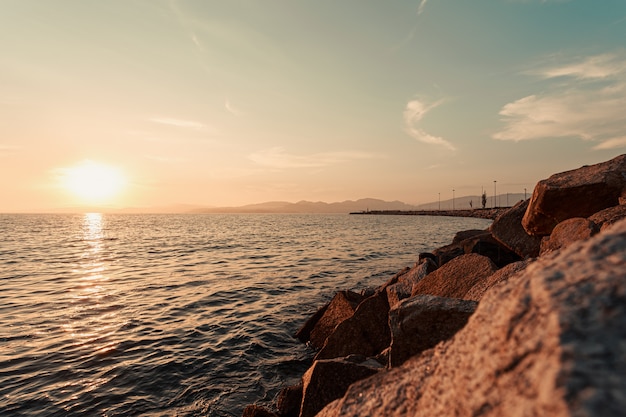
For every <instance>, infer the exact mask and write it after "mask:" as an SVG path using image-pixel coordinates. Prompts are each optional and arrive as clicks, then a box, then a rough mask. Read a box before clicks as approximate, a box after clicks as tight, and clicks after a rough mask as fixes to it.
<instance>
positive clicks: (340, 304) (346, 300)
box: [310, 291, 364, 349]
mask: <svg viewBox="0 0 626 417" xmlns="http://www.w3.org/2000/svg"><path fill="white" fill-rule="evenodd" d="M363 298H364V297H362V296H361V295H360V294H357V293H355V292H352V291H339V292H337V293H336V294H335V296H334V297H333V299H332V300H330V303H328V307H327V308H326V310H325V311H324V314H323V315H322V317H320V319H319V320H318V321H317V323H315V326H314V327H313V330H312V331H311V337H310V343H311V346H313V347H314V348H316V349H321V347H322V346H324V343H325V342H326V338H327V337H328V336H329V335H330V334H331V333H332V332H333V330H335V327H336V326H337V325H338V324H339V323H341V322H342V321H344V320H346V319H347V318H350V317H352V315H353V314H354V310H356V308H357V306H358V305H359V303H360V302H361V301H363Z"/></svg>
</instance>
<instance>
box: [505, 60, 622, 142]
mask: <svg viewBox="0 0 626 417" xmlns="http://www.w3.org/2000/svg"><path fill="white" fill-rule="evenodd" d="M534 74H535V75H537V76H539V77H541V78H543V79H545V80H546V82H548V86H547V88H546V90H545V91H544V92H542V93H538V94H532V95H529V96H526V97H522V98H520V99H518V100H516V101H513V102H511V103H508V104H506V105H504V106H503V107H502V109H501V110H500V112H499V114H500V116H502V121H503V123H504V127H503V128H502V129H501V130H500V131H499V132H497V133H495V134H494V135H493V138H494V139H498V140H512V141H522V140H532V139H544V138H568V137H570V138H579V139H583V140H593V141H599V142H600V144H599V145H597V146H596V147H595V148H594V149H611V148H617V147H622V146H625V143H624V132H625V131H626V112H624V109H625V108H626V57H625V56H620V55H616V54H602V55H595V56H590V57H585V58H582V59H578V60H577V61H574V62H569V63H567V64H564V65H560V66H551V67H546V68H544V69H541V70H539V71H535V72H534Z"/></svg>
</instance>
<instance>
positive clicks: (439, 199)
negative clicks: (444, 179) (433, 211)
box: [437, 193, 441, 211]
mask: <svg viewBox="0 0 626 417" xmlns="http://www.w3.org/2000/svg"><path fill="white" fill-rule="evenodd" d="M437 194H439V198H438V201H439V211H441V193H437Z"/></svg>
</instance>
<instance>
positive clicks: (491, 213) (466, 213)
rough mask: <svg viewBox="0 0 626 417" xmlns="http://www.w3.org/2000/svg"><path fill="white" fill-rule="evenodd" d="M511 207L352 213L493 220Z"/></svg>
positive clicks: (355, 213)
mask: <svg viewBox="0 0 626 417" xmlns="http://www.w3.org/2000/svg"><path fill="white" fill-rule="evenodd" d="M510 208H511V207H497V208H490V209H489V208H488V209H473V210H367V211H355V212H351V213H350V214H354V215H363V214H371V215H393V216H448V217H475V218H478V219H491V220H495V219H496V217H498V216H499V215H500V214H501V213H504V212H506V211H507V210H509V209H510Z"/></svg>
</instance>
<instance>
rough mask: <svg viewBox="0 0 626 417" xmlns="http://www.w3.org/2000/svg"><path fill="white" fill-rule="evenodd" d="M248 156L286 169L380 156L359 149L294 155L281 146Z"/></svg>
mask: <svg viewBox="0 0 626 417" xmlns="http://www.w3.org/2000/svg"><path fill="white" fill-rule="evenodd" d="M248 158H249V159H250V160H251V161H253V162H255V163H257V164H259V165H262V166H265V167H270V168H275V169H288V168H321V167H325V166H329V165H336V164H341V163H346V162H349V161H354V160H362V159H376V158H380V155H377V154H373V153H368V152H360V151H343V152H322V153H316V154H311V155H294V154H290V153H288V152H287V151H286V150H285V149H284V148H282V147H274V148H270V149H265V150H261V151H259V152H255V153H253V154H251V155H249V156H248Z"/></svg>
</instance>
